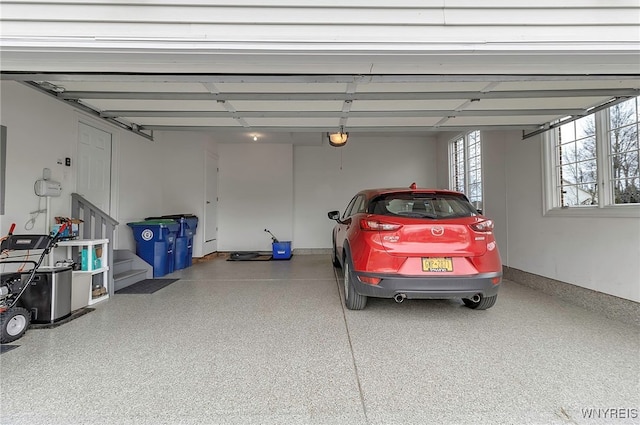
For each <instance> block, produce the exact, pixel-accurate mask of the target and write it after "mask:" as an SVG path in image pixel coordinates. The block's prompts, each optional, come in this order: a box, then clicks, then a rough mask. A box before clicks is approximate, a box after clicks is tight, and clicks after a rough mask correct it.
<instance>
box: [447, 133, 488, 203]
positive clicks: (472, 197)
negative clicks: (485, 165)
mask: <svg viewBox="0 0 640 425" xmlns="http://www.w3.org/2000/svg"><path fill="white" fill-rule="evenodd" d="M449 165H450V166H449V170H450V176H449V179H450V187H451V189H453V190H456V191H458V192H462V193H464V194H465V195H467V198H469V201H471V202H472V203H473V205H475V206H476V208H478V209H482V147H481V143H480V131H478V130H476V131H472V132H469V133H467V134H465V135H464V136H460V137H458V138H456V139H453V140H451V141H450V142H449Z"/></svg>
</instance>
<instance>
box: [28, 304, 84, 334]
mask: <svg viewBox="0 0 640 425" xmlns="http://www.w3.org/2000/svg"><path fill="white" fill-rule="evenodd" d="M93 310H95V308H90V307H84V308H79V309H78V310H76V311H74V312H72V313H71V316H67V317H65V318H64V319H62V320H59V321H57V322H54V323H31V325H29V329H52V328H57V327H58V326H60V325H64V324H65V323H69V322H70V321H72V320H73V319H77V318H78V317H80V316H84V315H85V314H87V313H91V312H92V311H93Z"/></svg>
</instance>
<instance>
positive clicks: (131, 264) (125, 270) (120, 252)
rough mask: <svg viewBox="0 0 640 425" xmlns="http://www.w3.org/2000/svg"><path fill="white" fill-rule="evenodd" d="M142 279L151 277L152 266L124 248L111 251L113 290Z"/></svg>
mask: <svg viewBox="0 0 640 425" xmlns="http://www.w3.org/2000/svg"><path fill="white" fill-rule="evenodd" d="M144 279H153V267H152V266H151V265H150V264H148V263H147V262H146V261H144V260H143V259H141V258H140V257H138V256H137V255H135V254H134V253H133V252H131V251H127V250H126V249H117V250H114V251H113V290H114V292H115V291H119V290H120V289H122V288H126V287H127V286H129V285H133V284H134V283H136V282H140V281H141V280H144Z"/></svg>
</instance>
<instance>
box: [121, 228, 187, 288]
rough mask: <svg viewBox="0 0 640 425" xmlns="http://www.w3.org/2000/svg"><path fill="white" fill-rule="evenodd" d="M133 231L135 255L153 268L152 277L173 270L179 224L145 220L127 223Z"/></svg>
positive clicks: (160, 275)
mask: <svg viewBox="0 0 640 425" xmlns="http://www.w3.org/2000/svg"><path fill="white" fill-rule="evenodd" d="M127 225H128V226H129V227H131V229H132V230H133V237H134V239H135V241H136V255H137V256H138V257H140V258H142V259H143V260H144V261H146V262H147V263H149V264H150V265H151V266H153V277H162V276H164V275H166V274H169V273H172V272H173V271H174V270H175V242H176V234H177V233H178V231H179V230H180V224H178V223H177V222H176V221H175V220H146V221H139V222H135V223H127Z"/></svg>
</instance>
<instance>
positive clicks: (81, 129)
mask: <svg viewBox="0 0 640 425" xmlns="http://www.w3.org/2000/svg"><path fill="white" fill-rule="evenodd" d="M77 166H78V168H77V170H78V171H77V182H76V191H77V192H78V193H79V194H80V195H82V196H83V197H84V198H86V199H87V200H88V201H89V202H91V203H92V204H94V205H95V206H97V207H98V208H100V209H101V210H102V211H104V212H106V213H107V214H110V213H111V211H110V209H111V133H107V132H106V131H102V130H99V129H97V128H94V127H91V126H89V125H86V124H84V123H79V126H78V160H77Z"/></svg>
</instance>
